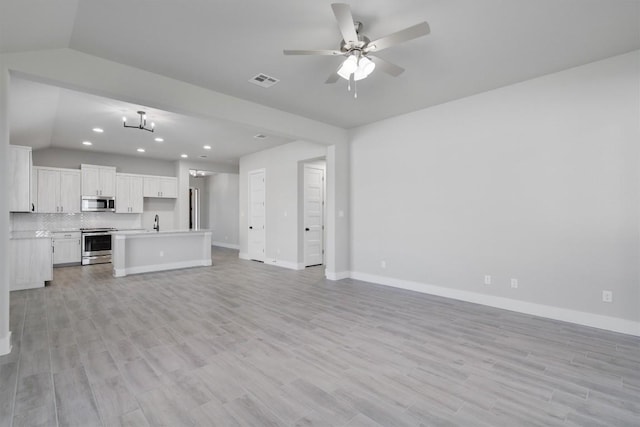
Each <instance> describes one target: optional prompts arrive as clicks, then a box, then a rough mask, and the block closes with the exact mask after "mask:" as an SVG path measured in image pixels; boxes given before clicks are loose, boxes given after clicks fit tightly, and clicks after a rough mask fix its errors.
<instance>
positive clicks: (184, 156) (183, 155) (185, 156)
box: [180, 154, 189, 159]
mask: <svg viewBox="0 0 640 427" xmlns="http://www.w3.org/2000/svg"><path fill="white" fill-rule="evenodd" d="M180 157H182V158H183V159H186V158H187V157H189V156H187V155H186V154H180Z"/></svg>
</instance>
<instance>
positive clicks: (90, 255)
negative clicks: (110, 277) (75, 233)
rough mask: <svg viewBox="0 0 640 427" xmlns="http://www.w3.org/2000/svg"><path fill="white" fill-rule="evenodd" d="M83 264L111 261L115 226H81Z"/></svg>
mask: <svg viewBox="0 0 640 427" xmlns="http://www.w3.org/2000/svg"><path fill="white" fill-rule="evenodd" d="M80 231H82V265H90V264H106V263H109V262H111V253H112V252H111V232H112V231H115V228H81V229H80Z"/></svg>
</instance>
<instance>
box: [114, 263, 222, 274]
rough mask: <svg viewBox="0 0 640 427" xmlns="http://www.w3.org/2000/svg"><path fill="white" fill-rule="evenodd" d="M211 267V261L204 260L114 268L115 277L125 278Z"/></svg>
mask: <svg viewBox="0 0 640 427" xmlns="http://www.w3.org/2000/svg"><path fill="white" fill-rule="evenodd" d="M211 265H212V263H211V259H202V260H192V261H180V262H170V263H167V264H158V265H141V266H138V267H129V268H120V269H118V268H114V269H113V276H114V277H124V276H127V275H129V274H141V273H153V272H156V271H167V270H178V269H181V268H190V267H209V266H211Z"/></svg>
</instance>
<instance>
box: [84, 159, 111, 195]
mask: <svg viewBox="0 0 640 427" xmlns="http://www.w3.org/2000/svg"><path fill="white" fill-rule="evenodd" d="M80 169H81V170H82V195H83V196H105V197H115V195H116V168H115V167H113V166H95V165H80ZM116 204H117V203H116Z"/></svg>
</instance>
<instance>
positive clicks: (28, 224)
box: [10, 212, 142, 231]
mask: <svg viewBox="0 0 640 427" xmlns="http://www.w3.org/2000/svg"><path fill="white" fill-rule="evenodd" d="M10 226H11V231H32V230H48V231H55V230H70V229H79V228H83V227H84V228H90V227H113V228H118V229H128V228H141V226H142V215H141V214H116V213H111V212H82V213H76V214H35V213H12V214H11V220H10Z"/></svg>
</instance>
